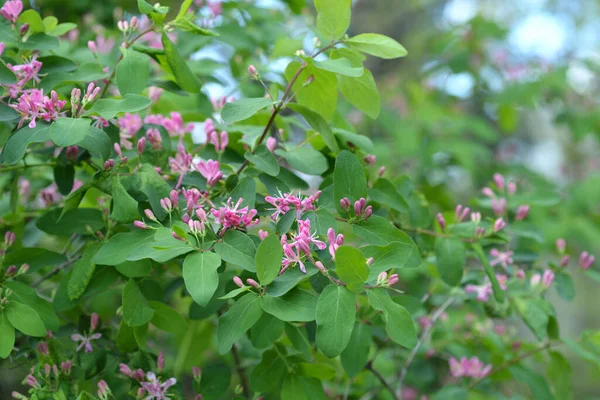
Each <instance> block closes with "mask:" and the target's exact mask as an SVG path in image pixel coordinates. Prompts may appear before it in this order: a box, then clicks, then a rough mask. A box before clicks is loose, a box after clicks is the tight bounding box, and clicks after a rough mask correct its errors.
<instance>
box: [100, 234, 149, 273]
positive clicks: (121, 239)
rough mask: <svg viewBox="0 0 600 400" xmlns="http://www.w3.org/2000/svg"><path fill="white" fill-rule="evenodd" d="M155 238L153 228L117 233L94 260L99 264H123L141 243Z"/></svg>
mask: <svg viewBox="0 0 600 400" xmlns="http://www.w3.org/2000/svg"><path fill="white" fill-rule="evenodd" d="M153 240H154V231H151V230H140V229H135V230H133V231H131V232H121V233H117V234H116V235H114V236H111V238H110V239H109V240H108V242H105V243H104V245H103V246H102V247H101V248H100V250H98V252H97V253H96V255H95V256H94V262H95V263H96V264H99V265H119V264H123V263H124V262H126V261H127V258H128V257H129V255H130V254H131V253H132V252H133V251H134V250H135V249H136V248H137V247H138V246H139V245H140V243H143V242H147V241H150V242H152V241H153Z"/></svg>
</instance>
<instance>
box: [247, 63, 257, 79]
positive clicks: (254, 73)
mask: <svg viewBox="0 0 600 400" xmlns="http://www.w3.org/2000/svg"><path fill="white" fill-rule="evenodd" d="M248 74H249V75H250V77H251V78H252V79H258V77H259V74H258V70H257V69H256V67H255V66H254V65H250V66H249V67H248Z"/></svg>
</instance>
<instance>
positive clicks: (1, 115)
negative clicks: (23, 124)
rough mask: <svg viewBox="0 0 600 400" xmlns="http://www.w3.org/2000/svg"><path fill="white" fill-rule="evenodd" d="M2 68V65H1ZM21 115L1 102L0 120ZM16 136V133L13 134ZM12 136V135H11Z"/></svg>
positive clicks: (4, 120)
mask: <svg viewBox="0 0 600 400" xmlns="http://www.w3.org/2000/svg"><path fill="white" fill-rule="evenodd" d="M0 68H2V67H0ZM18 117H19V114H17V112H16V111H15V110H13V109H12V108H10V107H9V106H7V105H6V104H0V122H6V121H13V120H15V119H17V118H18ZM13 136H14V135H13ZM11 137H12V136H11Z"/></svg>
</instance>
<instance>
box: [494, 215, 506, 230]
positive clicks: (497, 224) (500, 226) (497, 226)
mask: <svg viewBox="0 0 600 400" xmlns="http://www.w3.org/2000/svg"><path fill="white" fill-rule="evenodd" d="M505 226H506V223H505V222H504V220H503V219H502V218H498V219H497V220H496V221H494V232H500V231H501V230H502V229H504V227H505Z"/></svg>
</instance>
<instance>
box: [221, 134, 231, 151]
mask: <svg viewBox="0 0 600 400" xmlns="http://www.w3.org/2000/svg"><path fill="white" fill-rule="evenodd" d="M227 144H229V135H228V134H227V132H225V131H223V132H221V146H220V149H219V150H220V151H225V148H226V147H227Z"/></svg>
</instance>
